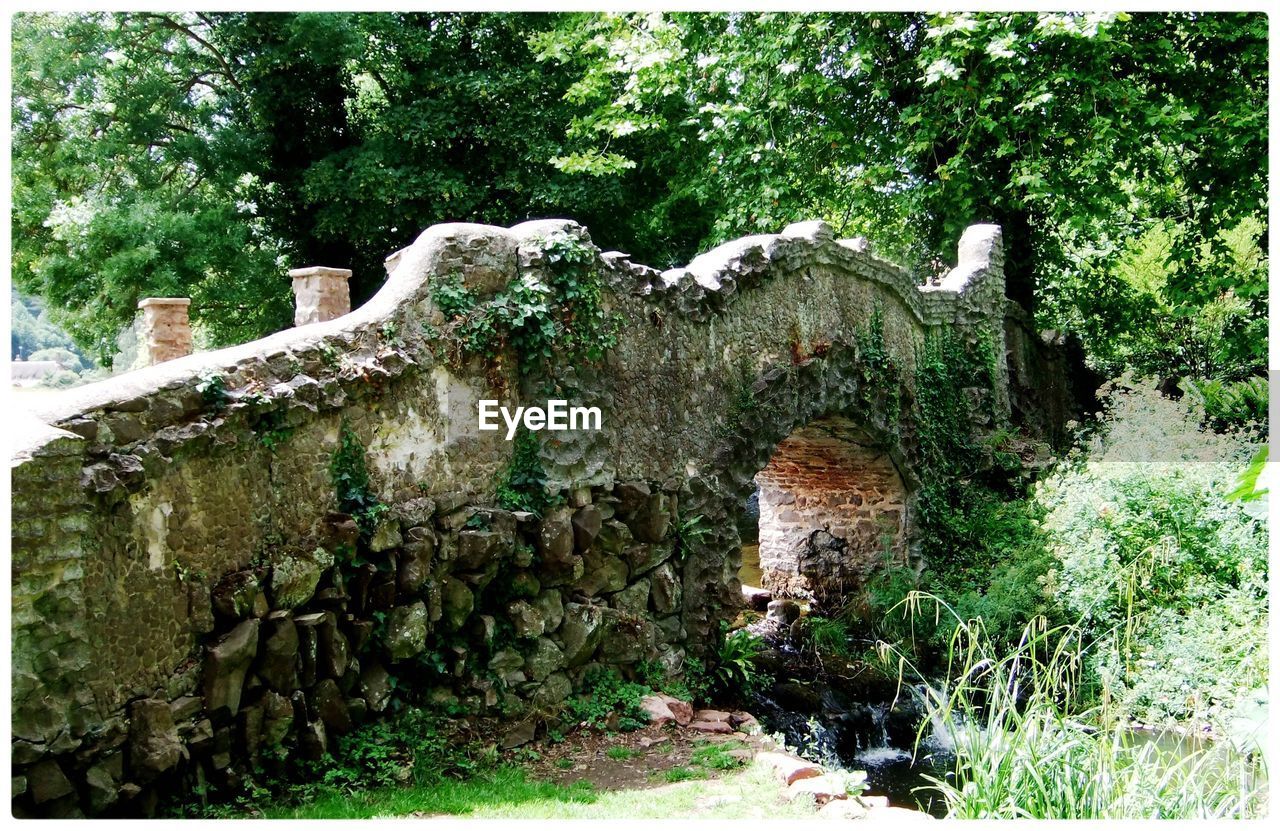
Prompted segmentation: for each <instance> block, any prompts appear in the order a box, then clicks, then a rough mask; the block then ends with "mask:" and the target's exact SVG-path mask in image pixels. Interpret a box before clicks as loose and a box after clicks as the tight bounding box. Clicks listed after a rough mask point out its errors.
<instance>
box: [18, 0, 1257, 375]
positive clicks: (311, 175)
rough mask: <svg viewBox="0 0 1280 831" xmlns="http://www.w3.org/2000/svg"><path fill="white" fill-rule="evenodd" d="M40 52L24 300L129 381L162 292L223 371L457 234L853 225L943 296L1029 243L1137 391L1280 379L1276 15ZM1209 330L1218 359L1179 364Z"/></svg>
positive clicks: (36, 27)
mask: <svg viewBox="0 0 1280 831" xmlns="http://www.w3.org/2000/svg"><path fill="white" fill-rule="evenodd" d="M14 38H15V43H19V42H20V43H21V48H16V49H15V50H14V98H13V101H14V103H13V109H14V119H13V123H14V203H15V204H14V214H13V223H14V240H15V251H14V266H15V279H16V281H17V282H18V284H19V285H20V286H21V287H23V288H24V290H26V291H28V292H32V293H37V294H39V295H41V296H42V297H44V298H45V299H46V300H47V301H48V302H49V304H50V307H51V308H52V309H53V310H55V312H56V314H57V315H58V316H59V317H60V319H61V320H62V322H64V323H65V324H66V325H67V326H68V328H69V330H70V331H71V333H72V334H73V336H74V337H75V338H76V340H77V342H78V343H80V344H82V345H83V346H85V347H89V348H91V349H93V350H94V351H95V352H96V353H97V354H98V355H99V356H100V357H103V358H106V357H109V354H110V350H111V344H113V343H114V336H115V332H116V331H117V330H118V329H119V328H120V327H121V326H122V325H124V324H126V323H127V322H128V321H129V320H130V319H131V317H132V315H133V308H134V305H135V304H136V300H137V299H138V297H141V296H144V295H146V294H169V293H181V294H187V295H190V296H191V297H192V298H193V301H194V302H193V306H192V310H193V315H194V317H195V319H196V320H197V322H198V324H200V325H202V326H203V327H205V329H206V330H207V331H208V332H209V335H210V339H211V341H212V342H214V343H224V342H232V341H238V340H244V339H247V338H249V337H254V336H257V335H261V334H264V333H266V332H268V331H271V330H273V329H277V328H281V327H283V326H284V325H287V320H288V309H289V297H288V284H287V281H286V280H285V279H284V270H285V268H286V267H289V266H296V265H312V264H323V265H335V266H349V267H352V268H353V269H354V270H355V272H356V276H355V278H354V283H353V288H354V290H355V291H354V293H355V299H356V300H357V302H359V301H360V300H362V299H363V298H365V297H367V296H368V295H369V294H370V293H372V291H374V290H376V288H377V286H378V285H379V284H380V282H381V279H382V268H381V261H382V259H383V258H384V257H385V256H386V255H388V254H389V253H391V252H392V251H394V250H396V249H397V248H399V247H401V246H403V245H405V244H407V243H408V242H409V241H411V240H412V238H413V237H414V236H415V235H416V234H417V232H418V231H419V230H421V229H422V228H424V227H426V226H428V225H430V224H432V223H435V222H442V221H482V222H489V223H495V224H506V223H511V222H515V221H520V220H523V219H527V218H533V217H539V216H570V217H572V218H574V219H577V220H578V221H580V222H582V223H584V224H586V225H587V226H588V227H589V228H590V229H591V231H592V234H593V236H594V237H595V239H596V241H597V242H598V243H600V244H602V245H605V246H607V247H617V248H621V249H623V250H626V251H628V252H629V253H631V254H633V255H634V256H635V257H636V258H637V259H639V260H642V261H647V262H650V263H652V264H654V265H658V266H664V267H665V266H669V265H672V264H676V263H678V262H682V261H687V260H688V259H689V258H690V257H691V256H692V255H693V254H695V253H697V252H698V251H699V250H703V249H705V248H707V247H708V246H710V245H712V244H715V243H718V242H721V241H724V240H726V239H730V238H733V237H736V236H740V235H743V234H748V233H760V232H772V231H776V230H778V229H779V228H780V227H782V226H783V225H784V224H786V223H787V222H790V221H794V220H798V219H805V218H813V217H821V218H823V219H826V220H827V221H828V222H830V223H832V225H833V226H835V229H836V231H837V233H839V234H842V235H851V234H865V235H866V236H868V237H869V238H870V239H871V240H872V242H873V244H875V245H876V246H877V247H878V248H879V249H880V250H881V251H882V252H883V253H885V254H887V255H889V256H892V257H895V258H897V259H900V260H902V261H904V262H906V263H907V264H909V265H911V266H912V267H914V268H916V269H917V271H918V273H920V274H921V277H922V279H923V278H924V277H926V276H928V274H929V273H930V272H933V271H936V270H937V269H939V268H941V267H942V264H941V263H939V262H937V261H936V258H937V257H938V255H939V254H943V255H945V253H946V252H949V251H952V250H954V245H955V242H956V240H957V239H958V236H959V234H960V233H961V232H962V231H963V229H964V228H965V227H966V226H967V225H969V224H971V223H973V222H980V221H990V222H997V223H999V224H1000V225H1002V226H1003V228H1004V231H1005V239H1006V251H1007V257H1008V265H1007V271H1008V282H1009V294H1010V297H1012V298H1013V299H1015V300H1017V301H1018V302H1020V303H1022V304H1024V305H1025V306H1027V307H1028V308H1033V309H1036V310H1037V313H1038V314H1039V317H1040V320H1041V322H1042V323H1043V324H1045V325H1047V326H1055V327H1058V328H1061V329H1066V330H1068V331H1072V332H1076V333H1079V334H1080V335H1081V336H1082V337H1083V338H1084V339H1085V345H1086V347H1087V349H1088V350H1089V353H1090V355H1091V357H1092V358H1093V360H1094V361H1095V363H1098V364H1099V365H1100V366H1103V367H1104V368H1106V369H1108V370H1113V369H1117V368H1119V367H1121V366H1128V365H1136V366H1140V367H1141V368H1142V369H1144V370H1149V371H1152V372H1161V373H1171V374H1178V373H1201V372H1204V371H1206V370H1224V369H1225V370H1226V371H1227V374H1228V375H1232V376H1240V375H1245V374H1249V373H1250V372H1255V371H1258V370H1259V369H1260V368H1261V367H1262V366H1263V365H1264V360H1265V340H1263V341H1262V342H1258V341H1257V336H1258V334H1259V331H1260V330H1259V327H1260V325H1261V324H1260V323H1259V321H1261V320H1263V319H1264V318H1265V311H1266V279H1265V273H1266V270H1265V260H1264V259H1262V255H1261V252H1262V251H1264V250H1265V244H1266V233H1267V232H1266V226H1265V213H1264V212H1265V208H1266V201H1265V200H1266V187H1267V176H1268V170H1267V156H1266V140H1267V85H1268V76H1267V21H1266V18H1265V16H1264V15H1260V14H1192V13H1175V14H1133V15H1126V14H1048V13H1039V14H1033V13H1025V14H1007V13H982V14H956V15H928V14H914V13H911V14H907V13H894V14H866V13H814V14H807V13H806V14H797V13H787V14H783V13H730V14H694V13H682V14H657V13H632V14H598V13H591V14H553V15H535V14H399V13H397V14H320V13H298V14H253V13H226V14H196V13H186V14H140V13H138V14H135V13H130V14H115V15H102V14H90V15H19V16H18V17H16V18H15V23H14ZM1206 310H1210V311H1209V312H1206ZM1215 310H1216V311H1215ZM1153 315H1155V316H1156V317H1157V318H1158V321H1157V320H1155V319H1153ZM1157 324H1158V325H1157ZM1206 327H1209V328H1210V329H1213V327H1217V328H1216V329H1214V332H1216V334H1215V335H1214V337H1215V338H1216V339H1217V340H1218V341H1222V343H1219V344H1218V346H1214V347H1212V348H1214V349H1218V350H1219V352H1221V353H1222V354H1221V355H1219V357H1218V358H1217V359H1216V363H1215V362H1210V363H1206V361H1205V358H1204V354H1203V352H1204V349H1205V348H1210V347H1204V346H1203V344H1202V346H1201V347H1193V348H1188V349H1174V348H1170V347H1169V343H1168V339H1169V338H1170V337H1173V338H1182V339H1184V340H1185V339H1187V338H1191V339H1193V340H1194V338H1195V337H1197V335H1196V333H1197V332H1199V333H1203V331H1204V330H1205V328H1206ZM1201 340H1203V338H1201ZM1197 350H1198V351H1197ZM1224 350H1225V351H1224Z"/></svg>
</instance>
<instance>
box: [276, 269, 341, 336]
mask: <svg viewBox="0 0 1280 831" xmlns="http://www.w3.org/2000/svg"><path fill="white" fill-rule="evenodd" d="M289 277H291V278H292V279H293V300H294V311H293V325H294V326H306V325H307V324H308V323H320V322H321V321H324V320H333V319H334V318H335V317H342V316H343V315H344V314H346V313H347V312H349V311H351V289H350V287H349V286H348V285H347V280H349V279H350V278H351V269H349V268H325V267H324V266H322V265H317V266H311V267H310V268H295V269H293V270H292V271H290V272H289Z"/></svg>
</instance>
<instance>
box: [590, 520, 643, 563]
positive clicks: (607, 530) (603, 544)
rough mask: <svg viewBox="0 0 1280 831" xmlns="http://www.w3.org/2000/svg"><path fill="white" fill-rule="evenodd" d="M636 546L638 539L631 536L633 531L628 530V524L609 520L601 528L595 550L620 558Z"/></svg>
mask: <svg viewBox="0 0 1280 831" xmlns="http://www.w3.org/2000/svg"><path fill="white" fill-rule="evenodd" d="M634 545H636V538H635V537H633V536H631V530H630V529H629V528H627V526H626V523H624V522H622V521H621V520H617V519H609V520H605V521H604V523H603V524H602V525H601V526H600V533H599V534H598V535H597V536H596V541H595V545H594V549H595V550H596V551H599V552H600V553H602V554H610V555H612V556H614V557H618V556H621V555H622V554H623V553H624V552H625V551H626V550H627V549H628V548H631V547H632V546H634Z"/></svg>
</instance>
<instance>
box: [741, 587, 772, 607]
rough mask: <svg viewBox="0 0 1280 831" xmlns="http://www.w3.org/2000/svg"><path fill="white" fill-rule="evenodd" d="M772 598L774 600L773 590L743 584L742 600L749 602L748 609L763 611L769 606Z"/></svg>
mask: <svg viewBox="0 0 1280 831" xmlns="http://www.w3.org/2000/svg"><path fill="white" fill-rule="evenodd" d="M771 600H773V592H771V591H769V590H768V589H761V588H757V587H756V586H748V585H746V584H745V583H744V584H743V585H742V602H743V603H745V604H747V608H748V609H751V610H753V611H756V612H763V611H765V610H767V609H768V608H769V602H770V601H771Z"/></svg>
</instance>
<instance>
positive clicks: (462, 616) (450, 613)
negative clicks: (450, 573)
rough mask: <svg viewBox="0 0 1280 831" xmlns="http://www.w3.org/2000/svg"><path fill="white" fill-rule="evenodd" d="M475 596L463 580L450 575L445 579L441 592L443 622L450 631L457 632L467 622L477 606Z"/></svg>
mask: <svg viewBox="0 0 1280 831" xmlns="http://www.w3.org/2000/svg"><path fill="white" fill-rule="evenodd" d="M475 603H476V600H475V596H474V595H472V594H471V589H469V588H467V584H466V583H463V582H462V581H461V580H457V579H455V578H453V577H449V578H447V579H446V580H445V581H444V586H443V587H442V592H441V604H442V610H443V613H444V614H443V622H444V625H445V628H446V629H448V630H449V631H450V632H457V631H458V630H459V629H461V628H462V624H464V623H466V622H467V618H468V617H470V615H471V611H472V609H474V608H475Z"/></svg>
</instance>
